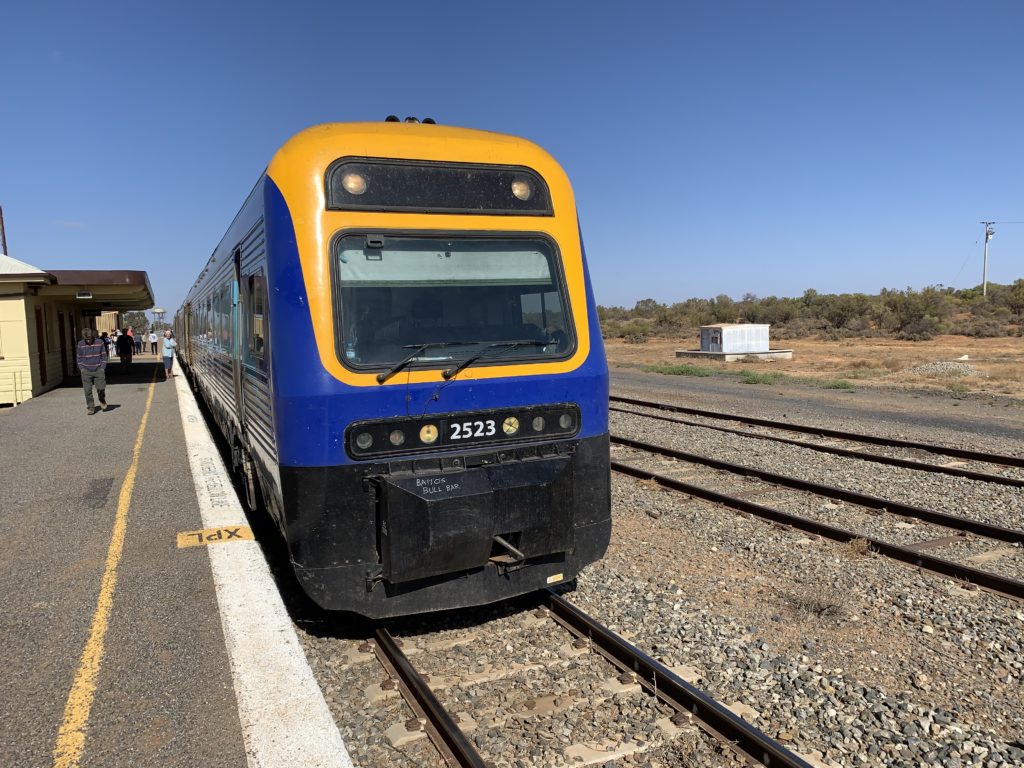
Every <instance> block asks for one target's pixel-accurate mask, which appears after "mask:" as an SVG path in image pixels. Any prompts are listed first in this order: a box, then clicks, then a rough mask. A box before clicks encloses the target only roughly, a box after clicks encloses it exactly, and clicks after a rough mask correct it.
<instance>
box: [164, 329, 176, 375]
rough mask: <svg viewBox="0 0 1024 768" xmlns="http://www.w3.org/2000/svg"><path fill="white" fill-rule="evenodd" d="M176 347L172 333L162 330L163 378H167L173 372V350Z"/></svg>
mask: <svg viewBox="0 0 1024 768" xmlns="http://www.w3.org/2000/svg"><path fill="white" fill-rule="evenodd" d="M177 348H178V342H176V341H175V340H174V333H173V332H171V331H164V379H165V380H166V379H169V378H171V376H173V375H174V374H173V373H171V371H172V370H173V368H174V350H176V349H177Z"/></svg>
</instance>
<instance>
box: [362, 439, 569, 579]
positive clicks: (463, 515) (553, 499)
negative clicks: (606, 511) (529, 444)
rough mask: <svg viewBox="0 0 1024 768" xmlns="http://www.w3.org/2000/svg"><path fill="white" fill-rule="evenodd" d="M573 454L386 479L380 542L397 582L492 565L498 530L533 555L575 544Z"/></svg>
mask: <svg viewBox="0 0 1024 768" xmlns="http://www.w3.org/2000/svg"><path fill="white" fill-rule="evenodd" d="M572 475H573V472H572V466H571V462H570V460H569V458H568V457H564V456H559V457H551V458H545V459H542V460H532V461H515V462H510V463H507V464H495V465H490V466H485V467H479V468H475V469H462V470H455V471H441V472H429V473H409V474H402V475H388V476H385V477H382V478H381V480H383V491H384V492H383V493H382V494H381V516H380V546H381V559H382V561H383V574H382V575H383V577H384V579H386V580H387V581H389V582H391V583H401V582H406V581H413V580H416V579H424V578H430V577H432V576H440V575H442V574H455V573H458V572H460V571H468V570H472V569H475V568H481V567H483V566H485V565H486V564H487V562H488V559H489V558H490V557H491V554H492V550H493V547H494V536H502V537H504V538H506V539H509V540H511V541H513V542H514V543H515V545H516V547H517V548H518V549H520V550H521V551H522V552H523V554H525V555H526V558H527V560H529V559H531V558H534V557H540V556H543V555H550V554H553V553H557V552H569V551H571V550H572V549H573V543H574V537H573V490H572V489H573V483H572Z"/></svg>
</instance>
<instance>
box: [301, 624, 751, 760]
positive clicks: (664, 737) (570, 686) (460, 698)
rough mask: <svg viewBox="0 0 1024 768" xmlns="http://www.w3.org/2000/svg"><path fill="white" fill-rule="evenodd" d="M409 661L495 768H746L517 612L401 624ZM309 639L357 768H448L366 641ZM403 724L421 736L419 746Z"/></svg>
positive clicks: (553, 628) (582, 651)
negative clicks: (632, 767)
mask: <svg viewBox="0 0 1024 768" xmlns="http://www.w3.org/2000/svg"><path fill="white" fill-rule="evenodd" d="M405 624H406V627H405V628H404V629H396V630H395V631H396V637H399V638H400V641H401V642H402V645H403V651H404V652H405V654H406V655H407V656H408V657H409V659H410V660H411V661H412V663H413V665H414V666H415V667H416V669H417V670H418V671H419V672H420V673H421V674H423V675H425V677H426V679H427V680H428V681H429V684H430V686H431V689H432V690H433V691H434V693H435V695H436V696H437V697H438V699H439V700H440V701H441V704H442V705H443V706H444V707H445V708H446V709H447V710H448V711H449V712H450V713H451V714H452V715H453V716H454V717H455V718H456V719H457V721H458V722H459V723H460V727H461V728H462V729H463V731H464V732H465V733H466V734H467V736H468V737H469V739H470V741H471V742H472V743H474V744H475V746H476V747H477V749H478V750H479V751H480V753H481V755H483V756H484V757H485V759H488V760H489V761H491V762H492V763H493V764H494V765H496V766H515V767H516V768H527V767H528V766H529V767H532V766H557V765H584V764H586V765H594V764H596V765H622V766H627V765H644V766H664V768H669V767H670V766H678V765H694V766H738V765H740V764H741V763H740V762H739V761H738V760H737V759H736V758H735V757H734V756H733V755H732V754H731V753H728V752H725V753H723V751H722V747H721V745H720V744H719V743H718V742H716V741H715V740H714V739H712V738H711V737H709V736H707V735H706V734H704V733H702V732H701V731H700V730H699V729H698V728H697V727H696V726H695V725H693V724H692V723H690V722H688V721H680V720H679V719H678V718H675V719H673V715H674V713H673V711H672V710H671V709H670V708H668V707H667V706H665V705H663V704H661V703H660V702H658V701H657V700H655V699H654V698H653V697H651V696H649V695H647V694H644V693H643V692H641V690H640V688H639V686H638V685H636V684H635V683H634V682H633V681H632V679H631V678H630V677H629V676H621V675H620V673H619V671H618V670H617V669H616V668H615V667H614V666H612V665H611V664H610V663H609V662H607V661H606V660H605V659H604V658H603V657H601V656H599V655H598V654H596V653H595V652H593V651H590V650H588V648H587V646H586V644H585V643H578V644H576V645H574V644H573V637H572V635H571V634H569V633H568V632H567V631H566V630H564V629H562V628H561V627H559V626H558V625H557V624H556V623H555V622H554V621H553V620H552V619H550V618H542V617H539V616H538V614H537V612H535V611H530V610H525V609H522V606H519V607H518V608H515V607H513V608H509V607H505V608H498V609H497V611H495V610H494V609H482V610H478V611H467V612H461V613H458V614H449V615H447V616H442V617H436V618H424V619H416V620H413V621H411V622H405ZM301 639H302V643H303V646H304V648H305V651H306V655H307V658H309V659H310V664H311V666H312V668H313V671H314V674H315V675H316V677H317V679H318V680H319V681H320V683H321V686H322V687H323V689H324V692H325V695H326V696H327V699H328V703H329V704H330V706H331V709H332V712H333V713H334V716H335V718H336V720H337V721H338V724H339V727H340V728H341V730H342V735H343V737H344V738H345V740H346V743H347V744H348V746H349V750H350V753H351V756H352V758H353V760H354V762H355V763H356V764H357V765H361V766H378V765H384V766H392V765H394V766H399V765H423V766H435V765H443V764H444V763H443V762H442V761H441V759H440V757H439V756H438V755H437V754H436V752H434V750H433V747H432V746H430V744H429V742H428V741H427V739H426V738H424V737H423V736H422V733H421V732H416V729H417V728H418V726H415V716H414V714H413V712H412V710H411V709H410V708H409V707H408V706H407V705H406V704H405V703H404V702H403V701H402V699H401V698H400V696H399V695H398V693H397V692H396V691H395V690H393V689H392V690H385V689H383V688H382V687H381V682H382V680H384V679H385V678H386V674H385V673H384V670H383V667H381V666H380V664H379V663H378V662H377V661H376V658H375V657H374V656H373V654H372V653H367V652H365V650H360V645H361V642H360V641H358V640H349V639H344V638H338V637H332V636H331V633H330V632H325V633H322V634H321V635H317V634H313V633H309V632H303V633H301ZM407 724H413V725H414V732H415V736H417V737H418V738H415V740H412V741H409V742H407V743H403V740H404V739H407V738H409V736H410V732H409V731H408V729H407Z"/></svg>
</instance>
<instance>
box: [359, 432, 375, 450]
mask: <svg viewBox="0 0 1024 768" xmlns="http://www.w3.org/2000/svg"><path fill="white" fill-rule="evenodd" d="M371 445H373V435H371V434H370V433H369V432H360V433H359V434H358V435H356V447H357V448H359V450H361V451H365V450H366V449H367V448H369V447H370V446H371Z"/></svg>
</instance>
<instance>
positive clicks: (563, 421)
mask: <svg viewBox="0 0 1024 768" xmlns="http://www.w3.org/2000/svg"><path fill="white" fill-rule="evenodd" d="M558 426H560V427H561V428H562V429H569V428H570V427H572V416H570V415H569V414H568V413H563V414H562V415H561V416H559V417H558Z"/></svg>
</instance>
